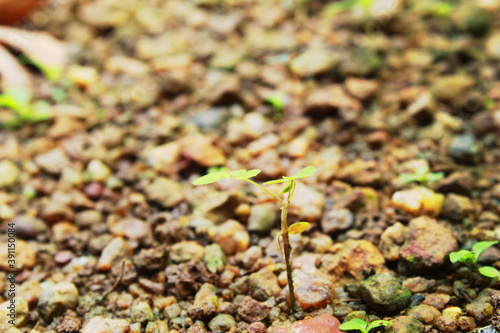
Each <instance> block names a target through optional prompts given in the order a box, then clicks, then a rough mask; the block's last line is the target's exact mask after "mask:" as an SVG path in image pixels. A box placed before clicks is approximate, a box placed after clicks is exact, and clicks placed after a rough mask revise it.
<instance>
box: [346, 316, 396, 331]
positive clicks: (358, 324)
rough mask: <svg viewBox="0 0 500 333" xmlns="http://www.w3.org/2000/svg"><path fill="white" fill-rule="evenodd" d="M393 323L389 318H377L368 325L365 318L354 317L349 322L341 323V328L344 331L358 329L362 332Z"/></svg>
mask: <svg viewBox="0 0 500 333" xmlns="http://www.w3.org/2000/svg"><path fill="white" fill-rule="evenodd" d="M391 325H392V323H391V322H390V321H387V320H375V321H373V322H371V323H370V325H368V323H367V322H366V321H364V320H363V319H359V318H353V319H351V320H349V321H348V322H345V323H343V324H342V325H340V327H339V329H341V330H342V331H350V330H358V331H360V332H361V333H368V332H370V330H372V329H374V328H377V327H381V326H391Z"/></svg>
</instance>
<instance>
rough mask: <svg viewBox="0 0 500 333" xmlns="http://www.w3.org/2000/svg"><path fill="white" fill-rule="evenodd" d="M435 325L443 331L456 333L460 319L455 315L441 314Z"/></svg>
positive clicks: (444, 332)
mask: <svg viewBox="0 0 500 333" xmlns="http://www.w3.org/2000/svg"><path fill="white" fill-rule="evenodd" d="M434 326H435V327H436V328H437V329H438V330H439V331H440V332H441V333H455V332H456V331H457V326H458V320H457V318H455V317H454V316H439V317H438V318H437V319H436V322H435V323H434Z"/></svg>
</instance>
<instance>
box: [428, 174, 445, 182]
mask: <svg viewBox="0 0 500 333" xmlns="http://www.w3.org/2000/svg"><path fill="white" fill-rule="evenodd" d="M443 177H444V172H432V173H429V174H427V175H426V176H425V180H427V181H428V182H431V183H434V182H437V181H438V180H440V179H441V178H443Z"/></svg>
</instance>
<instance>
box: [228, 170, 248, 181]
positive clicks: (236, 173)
mask: <svg viewBox="0 0 500 333" xmlns="http://www.w3.org/2000/svg"><path fill="white" fill-rule="evenodd" d="M245 172H247V170H246V169H241V170H236V171H231V176H233V177H234V178H236V179H244V178H241V176H243V175H244V174H245Z"/></svg>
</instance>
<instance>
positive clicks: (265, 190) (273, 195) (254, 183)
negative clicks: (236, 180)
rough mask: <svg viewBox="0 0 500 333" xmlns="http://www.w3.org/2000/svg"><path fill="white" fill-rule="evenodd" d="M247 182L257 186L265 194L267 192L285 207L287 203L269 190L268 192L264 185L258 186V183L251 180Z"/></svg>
mask: <svg viewBox="0 0 500 333" xmlns="http://www.w3.org/2000/svg"><path fill="white" fill-rule="evenodd" d="M245 180H246V181H247V182H249V183H250V184H253V185H255V186H257V187H258V188H260V189H261V190H263V191H264V192H266V193H267V194H269V195H270V196H272V197H273V198H274V199H276V200H278V201H279V202H280V203H281V205H282V206H284V205H285V202H284V201H283V200H281V199H280V198H279V197H278V196H277V195H275V194H274V193H272V192H270V191H269V190H267V189H266V188H264V187H263V186H262V185H260V184H257V183H256V182H254V181H253V180H250V179H245Z"/></svg>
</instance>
